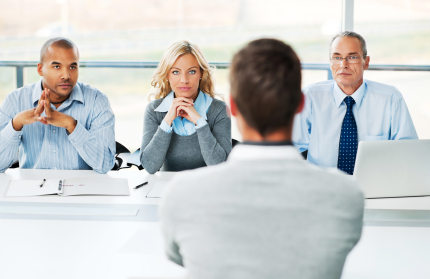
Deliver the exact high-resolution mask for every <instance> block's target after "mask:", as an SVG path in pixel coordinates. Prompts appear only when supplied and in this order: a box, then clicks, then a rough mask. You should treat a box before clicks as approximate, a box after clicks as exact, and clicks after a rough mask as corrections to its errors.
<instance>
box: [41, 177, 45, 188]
mask: <svg viewBox="0 0 430 279" xmlns="http://www.w3.org/2000/svg"><path fill="white" fill-rule="evenodd" d="M45 181H46V179H43V181H42V183H41V184H40V185H39V188H42V186H43V184H45Z"/></svg>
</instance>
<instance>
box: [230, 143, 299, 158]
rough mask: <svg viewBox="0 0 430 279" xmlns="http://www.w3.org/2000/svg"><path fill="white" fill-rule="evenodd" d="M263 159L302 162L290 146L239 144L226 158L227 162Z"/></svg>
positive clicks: (297, 153) (294, 149)
mask: <svg viewBox="0 0 430 279" xmlns="http://www.w3.org/2000/svg"><path fill="white" fill-rule="evenodd" d="M264 159H272V160H273V159H282V160H291V159H292V160H299V161H303V160H304V158H303V156H302V155H301V154H300V153H299V151H297V149H296V148H295V147H294V146H291V145H278V146H267V145H266V146H263V145H250V144H239V145H236V146H235V147H234V148H233V149H232V150H231V153H230V155H229V156H228V160H229V161H251V160H252V161H253V160H264Z"/></svg>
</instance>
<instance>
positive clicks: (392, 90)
mask: <svg viewBox="0 0 430 279" xmlns="http://www.w3.org/2000/svg"><path fill="white" fill-rule="evenodd" d="M364 81H365V83H366V86H367V91H369V92H372V93H374V94H384V95H390V96H395V97H399V98H401V97H402V93H400V91H399V90H398V89H397V88H396V87H395V86H393V85H389V84H384V83H380V82H376V81H372V80H367V79H366V80H364Z"/></svg>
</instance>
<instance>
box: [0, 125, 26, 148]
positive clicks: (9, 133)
mask: <svg viewBox="0 0 430 279" xmlns="http://www.w3.org/2000/svg"><path fill="white" fill-rule="evenodd" d="M22 129H24V127H23V128H22ZM22 129H21V131H15V129H14V128H13V125H12V120H11V121H10V122H9V123H8V124H7V125H6V127H4V129H3V131H1V135H2V138H3V139H4V140H5V141H6V142H11V143H18V144H19V143H20V141H21V137H22Z"/></svg>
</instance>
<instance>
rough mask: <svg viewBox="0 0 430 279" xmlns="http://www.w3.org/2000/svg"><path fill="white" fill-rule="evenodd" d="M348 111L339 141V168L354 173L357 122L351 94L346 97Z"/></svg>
mask: <svg viewBox="0 0 430 279" xmlns="http://www.w3.org/2000/svg"><path fill="white" fill-rule="evenodd" d="M344 101H345V104H346V113H345V118H344V119H343V122H342V130H341V131H340V141H339V157H338V161H337V168H338V169H340V170H343V171H344V172H346V173H349V174H353V173H354V165H355V156H356V155H357V146H358V140H357V123H355V118H354V114H352V106H353V105H354V104H355V101H354V99H353V98H352V97H351V96H348V97H346V98H345V100H344Z"/></svg>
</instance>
